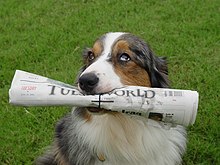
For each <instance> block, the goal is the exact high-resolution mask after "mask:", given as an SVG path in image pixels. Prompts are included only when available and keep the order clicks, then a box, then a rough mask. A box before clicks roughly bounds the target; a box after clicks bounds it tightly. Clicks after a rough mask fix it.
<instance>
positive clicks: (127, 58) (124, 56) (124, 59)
mask: <svg viewBox="0 0 220 165" xmlns="http://www.w3.org/2000/svg"><path fill="white" fill-rule="evenodd" d="M119 60H120V61H122V62H128V61H130V60H131V57H130V56H129V55H128V54H127V53H122V54H121V55H120V57H119Z"/></svg>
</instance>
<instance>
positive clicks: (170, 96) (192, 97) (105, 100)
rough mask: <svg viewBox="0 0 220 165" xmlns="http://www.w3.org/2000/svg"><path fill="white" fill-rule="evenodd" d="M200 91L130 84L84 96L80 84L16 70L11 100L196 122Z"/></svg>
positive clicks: (186, 122) (22, 103)
mask: <svg viewBox="0 0 220 165" xmlns="http://www.w3.org/2000/svg"><path fill="white" fill-rule="evenodd" d="M198 97H199V94H198V92H196V91H191V90H177V89H166V88H148V87H140V86H126V87H124V88H119V89H115V90H113V91H111V92H109V93H105V94H98V95H83V94H82V93H81V92H80V91H79V90H78V89H77V88H76V87H74V86H72V85H69V84H65V83H63V82H60V81H56V80H53V79H49V78H47V77H43V76H39V75H36V74H33V73H28V72H25V71H21V70H16V72H15V75H14V78H13V81H12V83H11V88H10V89H9V103H11V104H13V105H20V106H64V105H67V106H77V107H97V108H104V109H106V110H108V111H116V112H121V113H125V114H129V115H135V116H143V117H146V118H150V119H153V120H156V121H159V122H163V123H172V125H173V126H175V125H176V124H179V125H183V126H189V125H192V124H194V122H195V119H196V114H197V109H198Z"/></svg>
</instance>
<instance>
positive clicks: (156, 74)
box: [150, 54, 169, 88]
mask: <svg viewBox="0 0 220 165" xmlns="http://www.w3.org/2000/svg"><path fill="white" fill-rule="evenodd" d="M151 57H152V58H151V59H152V61H151V64H152V65H151V68H150V77H151V86H152V87H155V88H167V87H169V80H168V67H167V60H166V58H164V57H156V56H154V55H153V54H152V55H151Z"/></svg>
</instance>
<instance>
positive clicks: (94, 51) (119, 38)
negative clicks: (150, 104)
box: [36, 32, 186, 165]
mask: <svg viewBox="0 0 220 165" xmlns="http://www.w3.org/2000/svg"><path fill="white" fill-rule="evenodd" d="M83 61H84V66H83V67H82V69H81V70H80V73H79V75H78V78H77V86H78V88H79V90H80V91H81V92H82V93H83V94H85V95H93V94H100V93H106V92H109V91H112V90H113V89H115V88H120V87H125V86H129V85H132V86H144V87H152V88H153V87H156V88H168V87H169V81H168V71H167V62H166V59H165V58H161V57H157V56H155V55H154V53H153V51H152V50H151V48H150V47H149V45H148V44H147V43H145V42H144V41H143V40H142V39H140V38H139V37H137V36H135V35H133V34H130V33H122V32H110V33H107V34H104V35H103V36H101V37H100V38H98V39H97V40H96V41H95V43H94V45H93V47H92V48H87V49H86V50H85V51H84V52H83ZM185 148H186V131H185V128H184V127H182V126H179V125H178V126H176V127H174V128H173V127H172V128H170V129H164V128H161V127H160V125H159V123H158V122H156V121H154V120H150V119H148V121H147V119H146V120H140V119H138V118H136V117H132V116H129V115H127V114H123V113H119V112H109V111H105V110H104V109H100V108H73V110H72V111H71V113H69V114H68V115H67V116H65V117H64V118H63V119H61V120H60V121H59V122H58V124H57V126H56V130H55V140H54V142H53V144H52V146H51V147H50V149H49V151H47V152H46V154H45V155H43V156H41V157H39V158H38V159H37V161H36V164H37V165H49V164H50V165H176V164H181V161H182V158H181V157H182V155H183V154H184V151H185Z"/></svg>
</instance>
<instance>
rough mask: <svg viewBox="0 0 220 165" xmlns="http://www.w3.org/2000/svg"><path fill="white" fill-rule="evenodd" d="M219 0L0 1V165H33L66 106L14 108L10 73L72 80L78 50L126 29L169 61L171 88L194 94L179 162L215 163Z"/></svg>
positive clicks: (219, 122) (218, 148) (218, 146)
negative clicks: (194, 108) (192, 115)
mask: <svg viewBox="0 0 220 165" xmlns="http://www.w3.org/2000/svg"><path fill="white" fill-rule="evenodd" d="M219 13H220V1H218V0H194V1H190V0H185V1H180V0H168V1H153V0H150V1H145V0H137V1H135V0H131V1H128V0H121V1H118V0H108V1H102V0H91V1H89V0H88V1H87V0H82V1H80V0H74V1H70V0H69V1H67V0H64V1H62V0H56V1H55V0H47V1H46V0H20V1H16V0H7V1H3V0H2V1H0V164H8V165H9V164H10V165H18V164H32V162H33V160H34V159H35V158H36V157H37V156H38V155H40V154H42V153H43V152H44V150H45V148H46V146H48V145H49V144H50V143H51V142H52V139H53V131H54V125H55V123H56V121H57V120H58V119H59V118H61V117H62V116H63V115H64V114H66V113H67V112H69V110H70V109H69V108H66V107H31V108H23V107H14V106H11V105H9V104H8V89H9V87H10V83H11V80H12V78H13V75H14V72H15V70H16V69H21V70H25V71H28V72H33V73H36V74H39V75H43V76H47V77H50V78H53V79H57V80H60V81H63V82H66V83H73V82H74V79H75V76H76V75H77V71H78V70H79V68H80V66H81V65H82V61H81V58H80V57H81V52H82V49H83V48H85V47H86V46H92V43H93V41H94V40H95V39H96V38H97V37H98V36H100V35H102V34H103V33H106V32H109V31H125V32H131V33H133V34H136V35H138V36H140V37H141V38H143V39H144V40H145V41H147V42H148V43H149V44H150V45H151V47H152V49H153V50H154V52H155V53H156V54H158V55H160V56H166V57H168V60H169V74H170V79H171V82H172V88H179V89H191V90H197V91H198V92H199V94H200V103H199V110H198V115H197V119H196V123H195V124H194V125H193V126H191V127H189V128H188V148H187V152H186V154H185V155H184V158H183V164H185V165H193V164H199V165H206V164H207V165H211V164H213V165H217V164H220V103H219V100H220V98H219V92H220V51H219V47H220V33H219V29H220V16H219V15H220V14H219Z"/></svg>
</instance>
